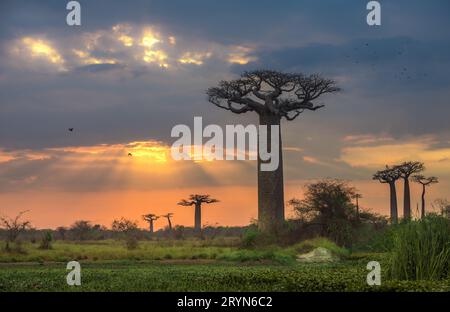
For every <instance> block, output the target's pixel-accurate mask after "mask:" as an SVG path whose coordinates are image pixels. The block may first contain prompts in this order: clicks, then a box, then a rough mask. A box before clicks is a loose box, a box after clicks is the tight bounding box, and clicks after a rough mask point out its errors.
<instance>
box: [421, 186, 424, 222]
mask: <svg viewBox="0 0 450 312" xmlns="http://www.w3.org/2000/svg"><path fill="white" fill-rule="evenodd" d="M421 218H422V219H423V218H425V185H424V184H422V213H421Z"/></svg>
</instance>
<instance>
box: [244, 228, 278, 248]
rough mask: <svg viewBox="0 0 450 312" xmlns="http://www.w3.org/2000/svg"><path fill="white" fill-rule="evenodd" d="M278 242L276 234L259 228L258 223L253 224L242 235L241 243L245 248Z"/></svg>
mask: <svg viewBox="0 0 450 312" xmlns="http://www.w3.org/2000/svg"><path fill="white" fill-rule="evenodd" d="M275 242H276V236H275V235H271V234H269V233H266V232H261V231H260V230H258V227H257V226H256V225H251V226H250V227H249V228H248V229H247V230H246V231H245V233H244V235H243V236H242V240H241V245H242V247H243V248H256V247H261V246H268V245H271V244H274V243H275Z"/></svg>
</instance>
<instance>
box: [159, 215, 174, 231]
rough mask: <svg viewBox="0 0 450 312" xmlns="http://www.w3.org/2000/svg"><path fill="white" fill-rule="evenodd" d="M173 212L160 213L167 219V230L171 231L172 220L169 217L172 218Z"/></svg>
mask: <svg viewBox="0 0 450 312" xmlns="http://www.w3.org/2000/svg"><path fill="white" fill-rule="evenodd" d="M172 216H173V213H172V212H169V213H168V214H165V215H162V216H161V217H163V218H166V219H167V223H168V225H169V231H172V221H171V220H170V218H172Z"/></svg>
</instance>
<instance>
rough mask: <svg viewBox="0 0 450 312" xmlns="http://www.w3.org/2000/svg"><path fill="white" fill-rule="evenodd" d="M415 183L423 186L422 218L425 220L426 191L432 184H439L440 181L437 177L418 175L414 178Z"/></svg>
mask: <svg viewBox="0 0 450 312" xmlns="http://www.w3.org/2000/svg"><path fill="white" fill-rule="evenodd" d="M413 181H414V182H417V183H419V184H421V185H422V210H421V214H420V216H421V218H422V219H423V218H425V189H426V187H427V186H430V185H431V184H435V183H439V180H438V178H436V177H425V176H423V175H421V174H418V175H415V176H413Z"/></svg>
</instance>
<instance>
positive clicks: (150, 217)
mask: <svg viewBox="0 0 450 312" xmlns="http://www.w3.org/2000/svg"><path fill="white" fill-rule="evenodd" d="M142 219H144V220H145V221H147V222H148V224H149V226H150V233H151V234H153V223H154V222H155V221H156V220H158V219H159V217H158V216H157V215H155V214H153V213H149V214H146V215H143V216H142Z"/></svg>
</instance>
